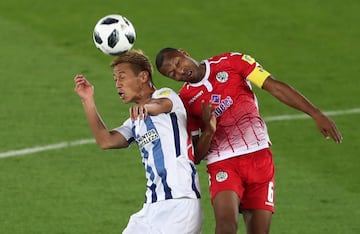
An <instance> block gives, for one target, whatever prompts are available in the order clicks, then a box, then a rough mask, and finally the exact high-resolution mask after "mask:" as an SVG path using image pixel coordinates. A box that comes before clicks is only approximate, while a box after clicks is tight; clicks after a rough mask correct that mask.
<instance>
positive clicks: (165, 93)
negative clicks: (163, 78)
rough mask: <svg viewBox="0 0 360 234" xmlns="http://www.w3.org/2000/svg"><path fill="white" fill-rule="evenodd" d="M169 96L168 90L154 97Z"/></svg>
mask: <svg viewBox="0 0 360 234" xmlns="http://www.w3.org/2000/svg"><path fill="white" fill-rule="evenodd" d="M169 96H170V91H169V90H164V91H162V92H160V93H158V94H157V95H156V97H169Z"/></svg>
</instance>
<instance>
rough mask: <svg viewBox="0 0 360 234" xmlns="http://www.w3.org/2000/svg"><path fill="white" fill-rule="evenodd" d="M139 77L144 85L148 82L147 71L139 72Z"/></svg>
mask: <svg viewBox="0 0 360 234" xmlns="http://www.w3.org/2000/svg"><path fill="white" fill-rule="evenodd" d="M139 75H140V78H141V81H142V82H144V83H146V82H148V81H149V80H150V74H149V72H148V71H141V72H140V74H139Z"/></svg>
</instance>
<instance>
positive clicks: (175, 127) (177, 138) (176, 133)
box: [170, 112, 181, 157]
mask: <svg viewBox="0 0 360 234" xmlns="http://www.w3.org/2000/svg"><path fill="white" fill-rule="evenodd" d="M170 118H171V124H172V128H173V133H174V142H175V151H176V157H179V156H180V154H181V153H180V133H179V125H178V122H177V116H176V114H175V112H172V113H170Z"/></svg>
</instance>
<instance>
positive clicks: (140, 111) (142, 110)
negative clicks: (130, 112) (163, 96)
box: [138, 106, 144, 119]
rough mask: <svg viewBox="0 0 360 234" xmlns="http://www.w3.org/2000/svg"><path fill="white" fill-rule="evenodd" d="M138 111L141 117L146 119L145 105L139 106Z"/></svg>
mask: <svg viewBox="0 0 360 234" xmlns="http://www.w3.org/2000/svg"><path fill="white" fill-rule="evenodd" d="M138 112H139V117H140V119H144V113H143V112H144V108H143V106H139V109H138Z"/></svg>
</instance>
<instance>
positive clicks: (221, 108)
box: [215, 96, 233, 117]
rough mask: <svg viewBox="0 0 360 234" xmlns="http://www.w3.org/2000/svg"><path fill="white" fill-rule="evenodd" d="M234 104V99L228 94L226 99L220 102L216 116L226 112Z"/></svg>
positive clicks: (216, 109)
mask: <svg viewBox="0 0 360 234" xmlns="http://www.w3.org/2000/svg"><path fill="white" fill-rule="evenodd" d="M232 104H233V100H232V99H231V97H230V96H227V97H226V98H225V99H223V100H222V101H221V103H220V105H218V106H217V107H216V108H215V116H216V117H219V116H221V115H222V114H224V112H225V111H226V110H227V109H228V108H229V107H230V106H231V105H232Z"/></svg>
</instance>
